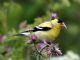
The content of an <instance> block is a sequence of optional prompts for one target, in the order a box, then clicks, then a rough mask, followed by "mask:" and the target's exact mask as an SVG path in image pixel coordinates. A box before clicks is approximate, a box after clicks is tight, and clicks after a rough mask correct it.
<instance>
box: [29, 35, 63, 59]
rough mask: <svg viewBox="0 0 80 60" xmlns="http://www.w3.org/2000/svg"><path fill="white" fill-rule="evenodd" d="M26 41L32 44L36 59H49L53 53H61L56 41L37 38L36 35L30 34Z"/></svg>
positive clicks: (58, 54)
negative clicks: (28, 39)
mask: <svg viewBox="0 0 80 60" xmlns="http://www.w3.org/2000/svg"><path fill="white" fill-rule="evenodd" d="M28 43H31V44H34V49H33V50H34V55H35V56H36V60H49V59H50V57H52V56H53V55H55V56H61V55H62V52H61V50H60V49H59V46H58V44H57V43H53V42H49V41H46V40H45V41H41V40H38V39H37V36H36V35H32V36H31V40H30V41H29V42H28Z"/></svg>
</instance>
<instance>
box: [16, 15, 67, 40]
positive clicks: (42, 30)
mask: <svg viewBox="0 0 80 60" xmlns="http://www.w3.org/2000/svg"><path fill="white" fill-rule="evenodd" d="M62 27H66V25H65V24H64V21H63V20H62V19H57V18H55V17H54V16H53V15H52V18H51V20H50V21H47V22H44V23H42V24H40V25H38V26H36V27H34V28H33V29H32V30H27V31H25V32H22V33H20V34H17V35H21V36H31V34H32V35H36V36H37V38H38V39H39V40H49V41H54V40H55V38H57V37H58V35H59V33H60V30H61V28H62ZM30 32H31V33H30Z"/></svg>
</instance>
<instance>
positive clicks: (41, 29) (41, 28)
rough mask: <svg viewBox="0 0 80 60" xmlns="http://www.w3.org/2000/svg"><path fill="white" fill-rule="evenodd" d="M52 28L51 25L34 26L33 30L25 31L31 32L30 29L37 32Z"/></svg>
mask: <svg viewBox="0 0 80 60" xmlns="http://www.w3.org/2000/svg"><path fill="white" fill-rule="evenodd" d="M50 29H51V27H40V26H36V27H34V28H33V30H28V31H25V32H30V31H32V32H36V31H48V30H50Z"/></svg>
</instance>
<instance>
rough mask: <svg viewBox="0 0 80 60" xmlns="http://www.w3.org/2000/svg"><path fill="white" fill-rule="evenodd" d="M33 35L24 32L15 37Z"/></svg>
mask: <svg viewBox="0 0 80 60" xmlns="http://www.w3.org/2000/svg"><path fill="white" fill-rule="evenodd" d="M30 35H31V33H30V32H22V33H19V34H14V35H13V36H30Z"/></svg>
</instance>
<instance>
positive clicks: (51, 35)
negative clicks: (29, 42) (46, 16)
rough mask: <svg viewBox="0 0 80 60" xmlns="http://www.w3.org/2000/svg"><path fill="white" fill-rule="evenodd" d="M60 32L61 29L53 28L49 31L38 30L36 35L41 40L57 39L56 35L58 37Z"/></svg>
mask: <svg viewBox="0 0 80 60" xmlns="http://www.w3.org/2000/svg"><path fill="white" fill-rule="evenodd" d="M59 33H60V29H58V28H53V29H51V30H49V31H38V32H36V35H37V37H38V38H39V39H41V40H43V39H44V40H55V38H56V37H58V35H59Z"/></svg>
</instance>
